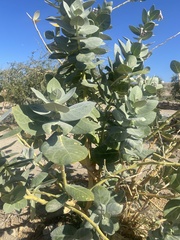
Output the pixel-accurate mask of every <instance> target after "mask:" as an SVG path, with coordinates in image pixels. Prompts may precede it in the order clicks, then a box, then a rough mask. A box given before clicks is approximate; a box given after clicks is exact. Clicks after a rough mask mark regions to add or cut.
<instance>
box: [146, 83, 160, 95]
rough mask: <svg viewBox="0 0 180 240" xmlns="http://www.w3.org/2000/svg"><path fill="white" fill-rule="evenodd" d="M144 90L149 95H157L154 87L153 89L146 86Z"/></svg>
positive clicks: (150, 86)
mask: <svg viewBox="0 0 180 240" xmlns="http://www.w3.org/2000/svg"><path fill="white" fill-rule="evenodd" d="M145 89H146V91H147V92H148V93H150V94H156V93H157V89H156V87H154V86H152V85H146V87H145Z"/></svg>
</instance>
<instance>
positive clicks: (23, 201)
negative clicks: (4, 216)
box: [13, 199, 28, 210]
mask: <svg viewBox="0 0 180 240" xmlns="http://www.w3.org/2000/svg"><path fill="white" fill-rule="evenodd" d="M13 205H14V207H15V209H16V210H21V209H23V208H25V207H27V206H28V201H27V200H26V199H21V200H20V201H18V202H16V203H14V204H13Z"/></svg>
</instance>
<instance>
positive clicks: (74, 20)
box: [70, 16, 84, 27]
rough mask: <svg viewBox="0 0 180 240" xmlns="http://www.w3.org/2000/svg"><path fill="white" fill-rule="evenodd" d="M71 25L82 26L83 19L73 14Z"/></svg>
mask: <svg viewBox="0 0 180 240" xmlns="http://www.w3.org/2000/svg"><path fill="white" fill-rule="evenodd" d="M70 24H71V26H78V27H79V26H83V25H84V19H83V18H82V17H81V16H75V17H73V18H72V19H71V21H70Z"/></svg>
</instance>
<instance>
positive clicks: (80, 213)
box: [65, 204, 108, 240]
mask: <svg viewBox="0 0 180 240" xmlns="http://www.w3.org/2000/svg"><path fill="white" fill-rule="evenodd" d="M65 207H67V208H69V209H70V210H72V211H73V212H75V213H77V214H78V215H80V216H81V217H82V218H84V219H85V220H86V221H88V222H89V223H90V224H91V225H92V226H93V227H94V229H95V230H96V231H97V232H98V234H99V235H100V237H101V239H103V240H108V238H107V237H106V236H105V235H104V233H103V232H102V231H101V229H100V228H99V226H98V225H97V224H96V223H95V222H94V221H92V220H91V219H90V218H89V217H88V216H87V215H86V214H84V213H83V212H82V211H80V210H78V209H77V208H75V207H72V206H69V205H68V204H65Z"/></svg>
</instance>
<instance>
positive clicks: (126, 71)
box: [115, 64, 132, 75]
mask: <svg viewBox="0 0 180 240" xmlns="http://www.w3.org/2000/svg"><path fill="white" fill-rule="evenodd" d="M115 71H116V72H117V73H120V74H127V75H128V74H129V73H131V72H132V69H131V68H130V67H128V66H127V65H126V64H120V65H119V66H118V67H117V68H116V69H115Z"/></svg>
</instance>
